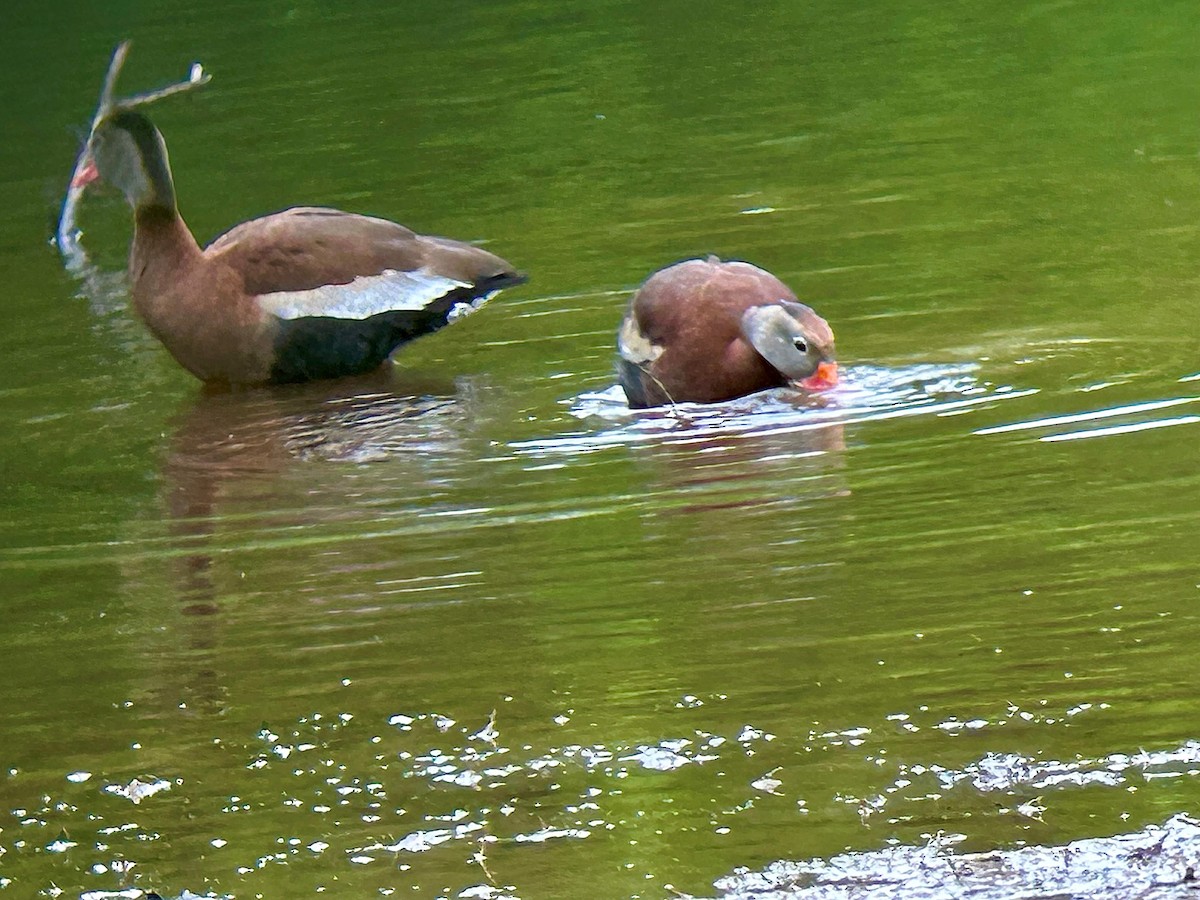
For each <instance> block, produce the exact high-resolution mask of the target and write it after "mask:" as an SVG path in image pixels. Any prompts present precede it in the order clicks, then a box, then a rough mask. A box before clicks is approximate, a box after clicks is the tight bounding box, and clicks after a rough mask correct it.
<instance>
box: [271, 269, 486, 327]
mask: <svg viewBox="0 0 1200 900" xmlns="http://www.w3.org/2000/svg"><path fill="white" fill-rule="evenodd" d="M468 287H470V285H469V284H467V283H465V282H462V281H457V280H455V279H453V278H446V277H445V276H443V275H432V274H430V273H427V272H421V271H416V272H400V271H397V270H395V269H386V270H384V271H383V272H381V273H379V274H378V275H360V276H359V277H358V278H355V279H354V280H353V281H351V282H350V283H349V284H328V285H324V286H322V287H319V288H312V289H310V290H307V291H276V292H274V293H270V294H261V295H259V297H258V303H259V306H260V307H261V308H262V309H263V310H264V311H265V312H269V313H271V314H272V315H275V316H278V317H279V318H281V319H304V318H308V317H311V316H322V317H325V318H332V319H369V318H370V317H371V316H377V315H379V314H380V313H385V312H392V311H396V310H409V311H413V312H416V311H419V310H422V309H424V308H425V307H426V306H428V305H429V304H431V303H433V302H434V301H436V300H440V299H441V298H442V297H444V296H446V295H447V294H448V293H450V292H451V291H454V290H458V289H461V288H468ZM480 304H482V301H480ZM465 305H467V304H461V303H460V304H458V305H457V306H456V307H455V309H457V307H458V306H465ZM472 309H474V307H472ZM464 314H465V313H460V314H459V315H457V316H454V318H459V317H460V316H461V315H464ZM452 315H453V313H452Z"/></svg>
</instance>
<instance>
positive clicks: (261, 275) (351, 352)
mask: <svg viewBox="0 0 1200 900" xmlns="http://www.w3.org/2000/svg"><path fill="white" fill-rule="evenodd" d="M134 227H135V232H134V240H133V246H132V249H131V251H130V261H129V270H130V271H129V274H130V283H131V285H132V294H133V304H134V308H135V309H136V310H137V312H138V315H139V316H141V318H142V319H143V321H145V323H146V325H147V326H148V327H149V328H150V330H151V331H152V332H153V333H154V335H155V336H156V337H157V338H158V339H159V340H160V341H162V343H163V345H164V346H166V348H167V349H168V350H169V351H170V352H171V355H172V356H174V357H175V359H176V360H178V362H179V363H180V365H182V366H183V367H184V368H185V369H187V370H188V371H189V372H191V373H192V374H193V375H195V376H196V377H197V378H199V379H201V380H202V381H207V382H229V383H234V384H254V383H264V382H292V381H309V380H314V379H317V378H330V377H340V376H343V375H355V374H361V373H363V372H367V371H370V370H372V369H375V368H378V367H379V366H380V365H381V364H382V363H384V362H385V361H386V360H387V359H388V357H389V356H390V354H391V352H392V351H393V350H394V349H395V348H396V347H397V346H398V345H399V344H402V343H404V342H405V341H408V340H411V339H413V338H415V337H418V336H420V335H422V334H426V333H429V332H431V331H435V330H437V329H438V328H441V327H443V326H444V325H446V324H447V322H448V321H449V319H448V315H449V313H450V311H451V309H452V308H453V307H454V306H455V305H456V304H460V303H468V304H469V303H470V302H471V301H472V300H476V299H479V298H481V297H483V296H486V295H487V294H489V293H491V292H492V291H495V290H498V289H500V288H502V287H506V286H508V285H510V284H515V283H517V282H519V281H520V280H521V278H520V276H518V275H517V274H516V273H515V272H514V271H513V270H512V267H511V266H509V265H508V264H507V263H505V262H504V260H502V259H500V258H499V257H498V256H495V255H494V254H492V253H488V252H487V251H486V250H481V249H480V248H478V247H473V246H471V245H469V244H463V243H460V242H457V241H450V240H446V239H444V238H434V237H425V236H422V235H417V234H414V233H413V232H412V231H410V230H409V229H407V228H405V227H404V226H402V225H397V224H396V223H394V222H389V221H386V220H384V219H376V218H371V217H369V216H360V215H354V214H351V213H344V212H340V211H338V210H332V209H318V208H297V209H290V210H286V211H284V212H281V213H277V214H275V215H272V216H266V217H264V218H261V219H255V220H253V221H250V222H246V223H244V224H242V225H239V226H237V227H236V228H234V229H232V230H231V231H229V232H227V233H226V234H224V235H222V236H221V237H219V238H217V239H216V240H215V241H213V243H212V244H210V245H209V246H208V247H207V248H205V249H203V250H201V249H200V247H199V245H198V244H197V243H196V240H195V238H193V237H192V235H191V232H190V231H189V230H188V228H187V225H186V224H185V223H184V222H183V220H182V219H181V218H180V217H179V216H178V214H171V212H170V211H169V210H164V209H159V208H150V209H144V210H139V211H138V214H137V216H136V219H135V226H134ZM386 272H397V273H408V272H414V273H415V272H424V273H426V274H428V275H430V277H431V278H432V279H442V280H443V281H439V282H437V283H438V284H441V285H442V286H443V287H445V288H446V291H445V293H443V294H441V295H440V296H438V297H435V298H433V299H432V300H430V301H429V302H427V303H424V304H422V305H420V307H419V308H416V309H390V310H383V311H381V312H378V313H375V314H374V315H370V316H367V317H365V318H347V317H344V316H343V317H338V316H332V315H319V313H320V312H321V311H322V310H321V309H320V305H319V303H318V304H317V305H316V306H315V307H314V308H313V310H312V311H313V312H314V313H317V314H314V315H305V316H297V317H292V318H285V317H282V316H280V315H279V311H280V308H281V306H282V305H283V304H285V303H286V302H287V297H288V295H303V294H302V292H306V293H309V294H312V293H313V292H318V293H323V294H324V295H326V299H327V300H328V302H329V304H330V305H331V306H333V305H336V303H337V299H338V290H339V288H344V287H345V286H348V285H351V284H353V283H354V282H355V280H356V279H364V278H371V277H376V276H381V275H383V273H386ZM309 299H310V300H313V299H317V300H320V299H321V298H320V297H311V296H310V298H309Z"/></svg>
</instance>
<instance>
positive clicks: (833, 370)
mask: <svg viewBox="0 0 1200 900" xmlns="http://www.w3.org/2000/svg"><path fill="white" fill-rule="evenodd" d="M837 383H838V367H837V363H835V362H823V363H820V364H818V366H817V371H815V372H813V373H812V374H811V375H809V376H808V377H807V378H804V379H801V381H800V387H802V388H804V389H805V390H806V391H823V390H826V389H828V388H831V387H835V386H836V385H837Z"/></svg>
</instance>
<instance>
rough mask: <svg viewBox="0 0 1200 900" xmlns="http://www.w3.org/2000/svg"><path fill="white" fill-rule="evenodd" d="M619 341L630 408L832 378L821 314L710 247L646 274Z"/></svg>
mask: <svg viewBox="0 0 1200 900" xmlns="http://www.w3.org/2000/svg"><path fill="white" fill-rule="evenodd" d="M617 350H618V354H619V357H618V361H617V370H618V375H619V377H620V381H621V386H622V388H624V391H625V396H626V397H627V398H628V400H629V405H630V406H631V407H635V408H638V407H649V406H661V405H663V404H666V403H682V402H695V403H715V402H718V401H721V400H731V399H733V398H735V397H742V396H745V395H746V394H752V393H755V392H757V391H762V390H766V389H768V388H773V387H781V386H783V385H787V384H792V385H796V386H799V387H801V388H804V389H807V390H820V389H822V388H827V387H831V386H832V385H834V384H836V383H837V364H836V363H835V362H834V341H833V331H832V329H830V327H829V325H828V323H827V322H826V321H825V320H824V319H822V318H821V317H820V316H819V315H817V314H816V313H815V312H813V311H812V310H811V309H810V308H809V307H807V306H805V305H804V304H802V303H800V302H799V301H798V300H797V299H796V295H795V294H794V293H792V291H791V290H790V289H789V288H788V287H787V285H785V284H784V283H783V282H782V281H780V280H779V279H778V278H776V277H775V276H774V275H772V274H771V273H770V272H767V271H766V270H764V269H760V268H759V267H758V266H754V265H751V264H750V263H746V262H724V261H722V260H720V259H718V258H717V257H714V256H710V257H708V258H707V259H689V260H685V261H683V262H680V263H676V264H674V265H671V266H667V267H666V268H664V269H660V270H659V271H657V272H655V273H654V274H653V275H651V276H650V277H649V278H648V279H646V281H645V282H644V283H643V284H642V286H641V287H640V288H638V291H637V293H636V294H634V297H633V300H632V302H631V303H630V305H629V311H628V312H627V314H626V316H625V319H624V321H623V322H622V323H621V328H620V331H619V333H618V337H617Z"/></svg>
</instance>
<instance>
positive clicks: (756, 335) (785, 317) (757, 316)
mask: <svg viewBox="0 0 1200 900" xmlns="http://www.w3.org/2000/svg"><path fill="white" fill-rule="evenodd" d="M742 332H743V333H744V334H745V335H746V339H747V340H749V341H750V343H751V345H752V346H753V347H754V349H755V350H757V351H758V352H759V354H760V355H761V356H762V357H763V359H765V360H766V361H767V362H769V363H770V364H771V365H772V366H774V367H775V368H776V369H777V370H778V371H779V372H780V373H781V374H782V375H783V376H784V377H785V378H787V379H788V380H789V381H791V382H792V383H793V384H797V385H799V386H800V387H802V388H805V389H806V390H822V389H824V388H830V387H833V386H834V385H836V384H837V378H838V376H837V363H836V362H834V349H833V331H832V330H831V329H830V327H829V325H828V324H827V323H826V321H825V320H824V319H822V318H821V317H820V316H818V315H817V314H816V313H815V312H813V311H812V310H811V309H809V308H808V307H807V306H805V305H804V304H802V303H795V302H793V301H788V300H785V301H781V302H780V303H772V304H769V305H766V306H752V307H750V308H749V309H747V310H746V311H745V312H744V313H743V314H742Z"/></svg>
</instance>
